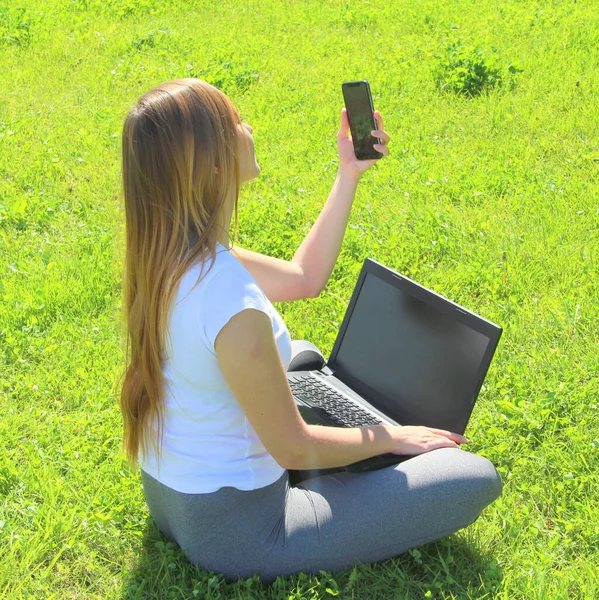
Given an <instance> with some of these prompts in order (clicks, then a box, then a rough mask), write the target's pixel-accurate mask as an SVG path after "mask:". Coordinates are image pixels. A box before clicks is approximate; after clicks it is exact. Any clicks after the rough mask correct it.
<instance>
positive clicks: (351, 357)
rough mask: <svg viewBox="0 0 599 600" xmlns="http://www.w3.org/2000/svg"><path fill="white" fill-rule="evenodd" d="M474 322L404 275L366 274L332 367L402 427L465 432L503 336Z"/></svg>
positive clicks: (343, 330)
mask: <svg viewBox="0 0 599 600" xmlns="http://www.w3.org/2000/svg"><path fill="white" fill-rule="evenodd" d="M399 277H401V276H399ZM412 287H413V289H412ZM429 295H430V297H429ZM352 304H353V306H352ZM476 319H480V320H481V321H483V319H482V318H480V317H477V316H476V315H474V314H473V313H468V312H467V311H464V310H463V309H461V308H460V307H458V306H457V305H455V304H453V303H451V302H450V301H448V300H445V299H444V298H442V297H441V296H438V295H437V294H434V293H433V292H430V291H428V290H426V288H422V286H418V284H415V283H414V282H411V281H410V280H409V279H407V278H401V279H393V281H392V282H390V281H385V280H384V279H382V278H380V277H378V276H377V275H375V274H373V273H368V272H367V273H366V275H365V277H364V278H363V281H362V285H361V287H360V289H359V290H358V289H357V290H356V291H355V292H354V298H352V303H351V304H350V307H349V309H348V314H346V316H345V320H344V328H343V327H342V330H341V331H340V339H338V340H337V342H336V344H335V348H334V350H333V354H332V355H331V367H332V368H333V369H334V370H335V375H336V376H337V377H338V378H339V379H341V380H342V381H344V382H345V383H347V384H348V385H350V387H352V388H353V389H355V390H356V391H357V392H358V393H360V394H361V395H362V396H364V397H365V398H366V399H367V400H368V401H369V402H370V403H371V404H372V405H373V406H375V407H376V408H378V409H379V410H380V411H382V412H383V413H385V414H386V415H388V416H390V417H391V418H392V419H393V420H395V421H397V422H398V423H400V424H402V425H428V426H429V427H439V428H442V429H449V430H451V431H457V432H459V433H462V432H463V431H464V429H465V427H466V424H467V422H468V419H469V417H470V414H471V411H472V407H473V404H474V401H475V400H476V396H477V395H478V391H479V389H480V386H481V384H482V379H483V378H484V376H485V374H486V371H487V369H488V366H489V363H490V360H491V357H492V354H493V352H494V349H495V346H496V345H497V341H498V339H499V334H500V332H501V329H500V328H499V327H497V326H494V327H495V328H496V330H495V334H493V332H491V334H490V335H489V334H485V333H482V332H481V331H480V329H481V327H480V326H479V327H478V328H477V329H479V330H477V329H475V328H474V327H473V326H472V325H471V324H468V321H473V320H476ZM486 323H489V322H486ZM490 325H492V324H490ZM482 329H484V327H483V328H482ZM497 330H498V331H497ZM491 337H494V338H495V339H494V340H493V343H491V344H490V342H491V341H492V340H491ZM490 346H491V347H490Z"/></svg>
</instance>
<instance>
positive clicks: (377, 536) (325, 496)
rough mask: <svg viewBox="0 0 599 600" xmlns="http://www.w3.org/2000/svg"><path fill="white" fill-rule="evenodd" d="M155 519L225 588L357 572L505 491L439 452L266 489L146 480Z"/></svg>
mask: <svg viewBox="0 0 599 600" xmlns="http://www.w3.org/2000/svg"><path fill="white" fill-rule="evenodd" d="M142 482H143V486H144V491H145V495H146V500H147V502H148V506H149V508H150V513H151V515H152V518H153V519H154V521H155V523H156V525H157V526H158V528H159V529H160V530H161V531H162V533H163V534H164V535H165V536H166V537H167V538H169V539H171V540H174V541H176V542H177V544H179V546H180V547H181V549H182V550H183V552H184V553H185V555H186V556H187V558H188V559H189V560H190V561H191V562H192V563H194V564H197V565H198V566H200V567H203V568H207V569H211V570H213V571H216V572H218V573H222V574H223V575H224V576H225V577H226V578H228V579H236V578H237V577H250V576H252V575H253V574H254V573H258V574H259V575H260V576H261V578H262V580H263V581H264V582H267V583H269V582H272V581H273V580H274V579H276V577H277V575H291V574H293V573H298V572H299V571H304V572H318V570H320V569H322V570H326V571H336V570H341V569H348V568H351V567H352V566H353V565H354V564H355V561H360V562H362V563H372V562H376V561H380V560H384V559H387V558H389V557H391V556H395V555H398V554H401V553H403V552H406V551H407V550H409V549H410V548H414V547H415V546H419V545H421V544H425V543H428V542H431V541H433V540H436V539H438V538H441V537H444V536H446V535H449V534H450V533H453V532H455V531H457V530H458V529H462V528H463V527H466V526H467V525H470V524H471V523H472V522H473V521H475V520H476V519H477V517H478V516H479V514H480V512H481V511H482V510H483V509H484V508H485V506H487V505H488V504H490V503H491V502H493V500H495V499H496V498H497V497H498V496H499V494H500V493H501V489H502V482H501V478H500V477H499V474H498V473H497V471H496V470H495V467H494V466H493V465H492V464H491V463H490V462H489V461H488V460H487V459H486V458H483V457H481V456H478V455H476V454H471V453H469V452H465V451H464V450H460V449H457V448H441V449H439V450H433V451H431V452H427V453H425V454H421V455H419V456H415V457H413V458H411V459H409V460H407V461H405V462H402V463H400V464H399V465H397V466H395V467H387V468H384V469H380V470H378V471H370V472H367V473H335V474H330V475H325V476H322V477H315V478H312V479H307V480H304V481H302V482H301V483H300V484H299V485H297V486H296V487H292V486H291V485H290V484H289V473H288V472H287V471H285V473H284V474H283V476H282V477H281V478H280V479H279V480H278V481H276V482H275V483H273V484H271V485H268V486H266V487H263V488H260V489H257V490H251V491H245V492H244V491H240V490H238V489H236V488H232V487H225V488H221V489H220V490H218V491H216V492H212V493H209V494H183V493H181V492H176V491H175V490H172V489H171V488H168V487H166V486H164V485H162V484H161V483H159V482H158V481H156V480H155V479H154V478H152V477H150V476H149V475H148V474H147V473H144V472H143V471H142Z"/></svg>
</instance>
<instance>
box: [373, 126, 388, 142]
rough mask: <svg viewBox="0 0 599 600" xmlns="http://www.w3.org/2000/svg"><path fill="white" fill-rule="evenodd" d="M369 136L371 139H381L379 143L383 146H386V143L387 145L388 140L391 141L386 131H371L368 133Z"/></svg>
mask: <svg viewBox="0 0 599 600" xmlns="http://www.w3.org/2000/svg"><path fill="white" fill-rule="evenodd" d="M370 135H371V136H372V137H377V138H380V139H381V141H382V142H383V144H388V143H389V140H390V139H391V138H390V137H389V134H388V133H387V132H386V131H382V130H381V129H373V130H372V131H371V132H370Z"/></svg>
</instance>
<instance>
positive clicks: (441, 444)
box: [429, 438, 459, 450]
mask: <svg viewBox="0 0 599 600" xmlns="http://www.w3.org/2000/svg"><path fill="white" fill-rule="evenodd" d="M437 448H459V446H458V445H457V444H456V443H455V442H453V441H452V440H449V439H447V438H443V439H441V438H438V439H436V440H435V441H433V442H431V443H430V444H429V450H436V449H437Z"/></svg>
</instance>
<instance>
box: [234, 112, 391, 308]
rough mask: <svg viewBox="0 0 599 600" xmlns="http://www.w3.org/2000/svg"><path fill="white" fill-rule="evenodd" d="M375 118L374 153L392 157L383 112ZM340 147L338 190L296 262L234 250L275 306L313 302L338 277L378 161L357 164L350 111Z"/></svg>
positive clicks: (339, 139)
mask: <svg viewBox="0 0 599 600" xmlns="http://www.w3.org/2000/svg"><path fill="white" fill-rule="evenodd" d="M375 117H376V120H377V123H378V127H379V129H376V130H374V131H373V135H376V137H379V138H380V139H381V140H382V141H383V144H381V145H379V144H376V145H375V148H376V149H377V150H378V151H379V152H381V153H382V154H383V155H384V156H387V155H388V154H389V149H388V148H387V143H388V142H389V139H390V138H389V135H388V134H387V133H386V132H385V131H384V130H383V119H382V117H381V114H380V113H379V112H378V111H375ZM337 147H338V150H339V171H338V172H337V177H336V179H335V183H334V184H333V188H332V190H331V192H330V194H329V196H328V198H327V201H326V203H325V205H324V207H323V209H322V211H321V212H320V214H319V215H318V218H317V219H316V222H315V223H314V225H312V228H311V229H310V231H309V232H308V234H307V235H306V237H305V239H304V240H303V242H302V243H301V244H300V247H299V248H298V250H297V251H296V252H295V254H294V255H293V258H292V259H291V261H286V260H281V259H277V258H271V257H269V256H264V255H262V254H259V253H257V252H251V251H249V250H244V249H243V248H239V247H234V248H233V252H234V254H235V255H236V256H237V258H238V259H239V260H240V261H241V262H242V263H243V265H244V266H245V268H246V269H247V270H248V271H249V272H250V273H251V274H252V276H253V277H254V279H255V280H256V281H257V282H258V285H259V286H260V288H261V289H262V290H263V291H264V293H265V294H266V296H267V297H268V299H269V300H270V301H271V302H284V301H290V300H299V299H301V298H314V297H316V296H318V295H319V294H320V293H321V292H322V290H323V289H324V286H325V285H326V283H327V281H328V280H329V277H330V276H331V273H332V272H333V268H334V267H335V263H336V262H337V258H338V257H339V252H340V250H341V244H342V242H343V237H344V235H345V230H346V229H347V222H348V219H349V213H350V210H351V207H352V203H353V201H354V197H355V195H356V189H357V187H358V182H359V181H360V177H361V176H362V175H363V174H364V173H365V172H366V171H367V170H368V169H369V168H370V167H372V166H373V165H374V164H376V162H378V161H376V160H357V159H356V156H355V153H354V148H353V143H352V140H351V137H350V135H349V123H348V121H347V113H346V111H345V109H343V111H342V113H341V124H340V126H339V131H338V133H337Z"/></svg>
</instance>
